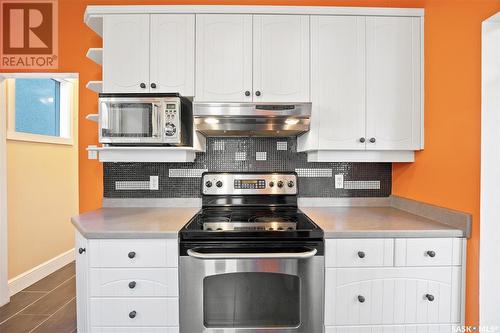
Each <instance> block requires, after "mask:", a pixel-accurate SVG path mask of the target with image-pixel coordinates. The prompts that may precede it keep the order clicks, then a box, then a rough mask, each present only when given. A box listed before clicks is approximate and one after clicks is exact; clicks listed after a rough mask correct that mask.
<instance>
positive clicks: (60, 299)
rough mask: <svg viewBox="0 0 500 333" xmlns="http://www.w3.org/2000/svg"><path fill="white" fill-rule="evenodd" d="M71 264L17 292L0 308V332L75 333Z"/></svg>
mask: <svg viewBox="0 0 500 333" xmlns="http://www.w3.org/2000/svg"><path fill="white" fill-rule="evenodd" d="M75 296H76V290H75V263H74V262H73V263H71V264H68V265H66V266H64V267H63V268H61V269H60V270H58V271H56V272H54V273H52V274H50V275H49V276H47V277H46V278H44V279H42V280H40V281H38V282H37V283H35V284H33V285H31V286H29V287H28V288H26V289H24V290H23V291H20V292H19V293H17V294H15V295H14V296H12V297H11V298H10V303H8V304H6V305H4V306H2V307H0V333H28V332H29V333H31V332H32V333H73V332H76V299H75Z"/></svg>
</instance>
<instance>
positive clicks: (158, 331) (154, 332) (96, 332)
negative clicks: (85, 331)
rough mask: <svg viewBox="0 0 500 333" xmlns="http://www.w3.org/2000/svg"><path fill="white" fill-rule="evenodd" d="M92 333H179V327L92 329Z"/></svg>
mask: <svg viewBox="0 0 500 333" xmlns="http://www.w3.org/2000/svg"><path fill="white" fill-rule="evenodd" d="M92 333H179V327H92Z"/></svg>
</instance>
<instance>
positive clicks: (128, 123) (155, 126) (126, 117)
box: [99, 93, 193, 146]
mask: <svg viewBox="0 0 500 333" xmlns="http://www.w3.org/2000/svg"><path fill="white" fill-rule="evenodd" d="M192 137H193V111H192V102H191V101H190V100H189V99H188V98H186V97H182V96H180V95H179V94H109V93H102V94H99V142H100V143H103V144H110V145H167V146H168V145H173V146H191V145H192Z"/></svg>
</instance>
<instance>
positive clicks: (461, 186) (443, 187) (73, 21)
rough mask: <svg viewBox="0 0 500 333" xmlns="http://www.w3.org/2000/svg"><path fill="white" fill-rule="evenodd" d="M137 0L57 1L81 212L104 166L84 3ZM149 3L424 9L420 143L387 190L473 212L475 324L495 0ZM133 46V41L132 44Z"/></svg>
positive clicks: (471, 301)
mask: <svg viewBox="0 0 500 333" xmlns="http://www.w3.org/2000/svg"><path fill="white" fill-rule="evenodd" d="M144 3H146V2H145V1H139V0H135V1H133V0H107V1H106V0H105V1H103V0H93V1H89V0H59V13H60V14H59V19H60V21H59V22H60V28H59V33H60V39H59V47H60V57H59V61H60V71H72V72H73V71H75V72H79V73H80V85H81V86H80V120H79V121H80V128H79V133H80V138H79V139H80V210H81V211H87V210H90V209H94V208H97V207H99V206H100V199H101V196H102V167H101V165H100V164H99V163H98V162H95V161H89V160H88V159H87V154H86V151H85V147H86V146H87V145H89V144H96V142H97V130H96V125H95V124H93V123H90V122H88V121H86V120H85V119H84V117H85V115H86V114H88V113H95V112H96V111H97V109H96V108H97V100H96V97H97V96H96V95H95V94H94V93H92V92H90V91H88V90H87V89H85V83H86V82H87V81H88V80H99V79H100V77H101V70H100V67H99V66H97V65H95V64H93V63H92V62H91V61H90V60H88V59H87V58H86V57H85V53H86V52H87V49H88V48H89V47H100V46H101V45H102V44H101V43H102V41H101V39H100V38H99V37H98V36H97V35H96V34H94V33H93V32H92V31H91V30H90V29H89V28H88V27H87V26H85V25H84V23H83V20H82V19H83V13H84V10H85V6H86V5H87V4H144ZM147 3H148V4H246V5H257V4H262V5H311V6H314V5H323V6H385V7H424V8H425V10H426V13H425V65H426V68H425V81H426V86H425V140H426V148H425V150H424V151H423V152H420V153H418V154H417V159H416V162H415V163H412V164H396V165H394V168H393V169H394V176H393V180H394V181H393V192H394V194H396V195H400V196H403V197H407V198H412V199H417V200H420V201H424V202H428V203H433V204H436V205H440V206H444V207H449V208H454V209H457V210H461V211H466V212H470V213H472V214H473V215H474V222H475V223H474V226H473V235H472V239H471V240H470V242H469V247H468V259H467V260H468V271H467V311H466V313H467V322H468V323H470V324H473V323H477V321H478V310H479V309H478V296H477V295H478V254H479V154H480V105H481V100H480V89H481V88H480V73H481V67H480V66H481V63H480V59H481V58H480V56H481V54H480V41H481V39H480V38H481V22H482V21H483V20H484V19H486V18H487V17H489V16H490V15H492V14H494V13H495V12H497V11H500V1H499V0H468V1H465V0H392V1H391V0H385V1H384V0H289V1H284V0H244V1H236V0H233V1H231V0H212V1H210V0H199V1H189V0H186V1H172V2H169V1H147ZM132 47H133V46H132Z"/></svg>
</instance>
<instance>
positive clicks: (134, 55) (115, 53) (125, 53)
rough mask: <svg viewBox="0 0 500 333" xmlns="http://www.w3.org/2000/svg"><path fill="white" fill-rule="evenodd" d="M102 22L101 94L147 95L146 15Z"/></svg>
mask: <svg viewBox="0 0 500 333" xmlns="http://www.w3.org/2000/svg"><path fill="white" fill-rule="evenodd" d="M103 20H104V23H103V62H102V80H103V91H104V92H112V93H119V92H139V93H141V92H149V15H147V14H144V15H137V14H134V15H106V16H105V17H104V19H103ZM141 84H144V85H143V87H144V88H142V87H141Z"/></svg>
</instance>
